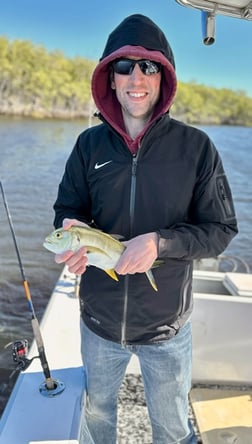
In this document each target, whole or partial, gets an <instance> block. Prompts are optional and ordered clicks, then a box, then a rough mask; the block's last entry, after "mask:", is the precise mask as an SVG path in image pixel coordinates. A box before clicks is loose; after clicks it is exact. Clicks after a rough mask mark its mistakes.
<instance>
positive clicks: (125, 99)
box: [111, 57, 161, 122]
mask: <svg viewBox="0 0 252 444" xmlns="http://www.w3.org/2000/svg"><path fill="white" fill-rule="evenodd" d="M127 59H131V60H139V58H138V57H127ZM160 84H161V72H160V71H159V72H156V73H153V74H150V75H146V74H144V73H143V72H142V71H141V69H140V66H139V65H138V64H135V66H134V68H133V70H132V72H131V73H130V74H128V75H127V74H118V73H117V72H115V70H114V72H113V75H112V79H111V87H112V89H115V91H116V96H117V99H118V101H119V103H120V104H121V106H122V113H123V116H124V118H126V119H127V120H128V119H140V120H143V122H147V121H148V120H149V119H150V117H151V115H152V113H153V110H154V107H155V105H156V103H157V102H158V99H159V95H160Z"/></svg>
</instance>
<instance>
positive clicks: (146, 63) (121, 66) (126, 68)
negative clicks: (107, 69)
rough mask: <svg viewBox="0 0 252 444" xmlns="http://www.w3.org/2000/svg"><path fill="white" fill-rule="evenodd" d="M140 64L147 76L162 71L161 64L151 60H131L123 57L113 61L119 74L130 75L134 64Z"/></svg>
mask: <svg viewBox="0 0 252 444" xmlns="http://www.w3.org/2000/svg"><path fill="white" fill-rule="evenodd" d="M136 64H138V65H139V67H140V69H141V71H142V73H143V74H145V75H146V76H150V75H152V74H156V73H158V72H159V71H160V69H161V65H160V63H157V62H152V61H151V60H130V59H121V60H116V61H115V62H114V63H113V68H114V71H115V72H116V73H117V74H123V75H129V74H131V73H132V71H133V69H134V66H135V65H136Z"/></svg>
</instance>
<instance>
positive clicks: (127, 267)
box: [115, 233, 158, 275]
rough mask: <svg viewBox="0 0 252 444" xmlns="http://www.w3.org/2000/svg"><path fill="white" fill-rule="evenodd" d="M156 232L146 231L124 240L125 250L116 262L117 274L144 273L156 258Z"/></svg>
mask: <svg viewBox="0 0 252 444" xmlns="http://www.w3.org/2000/svg"><path fill="white" fill-rule="evenodd" d="M157 242H158V239H157V234H156V233H146V234H144V235H140V236H137V237H135V238H133V239H131V240H130V241H127V242H124V245H125V246H126V250H125V251H124V253H123V254H122V256H121V258H120V260H119V261H118V263H117V264H116V267H115V271H116V272H117V273H118V274H123V275H125V274H134V273H144V272H146V271H147V270H149V269H150V268H151V267H152V264H153V262H154V261H155V259H156V258H157Z"/></svg>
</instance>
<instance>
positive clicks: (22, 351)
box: [5, 339, 39, 372]
mask: <svg viewBox="0 0 252 444" xmlns="http://www.w3.org/2000/svg"><path fill="white" fill-rule="evenodd" d="M9 346H11V350H12V358H13V361H14V362H15V363H16V364H17V366H16V368H15V370H14V372H16V371H24V370H26V369H27V368H28V367H29V365H30V364H31V363H32V361H33V359H35V358H39V356H34V357H33V358H31V359H28V358H27V355H28V340H27V339H18V340H16V341H14V342H11V343H9V344H7V345H6V347H5V348H7V347H9Z"/></svg>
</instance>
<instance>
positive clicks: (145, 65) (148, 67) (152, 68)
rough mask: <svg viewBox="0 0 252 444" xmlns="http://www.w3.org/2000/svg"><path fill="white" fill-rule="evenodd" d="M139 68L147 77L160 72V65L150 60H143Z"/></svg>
mask: <svg viewBox="0 0 252 444" xmlns="http://www.w3.org/2000/svg"><path fill="white" fill-rule="evenodd" d="M139 66H140V68H141V71H142V72H143V73H144V74H145V75H147V76H150V75H151V74H156V73H157V72H159V71H160V64H159V63H156V62H152V61H150V60H143V61H142V62H139Z"/></svg>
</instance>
